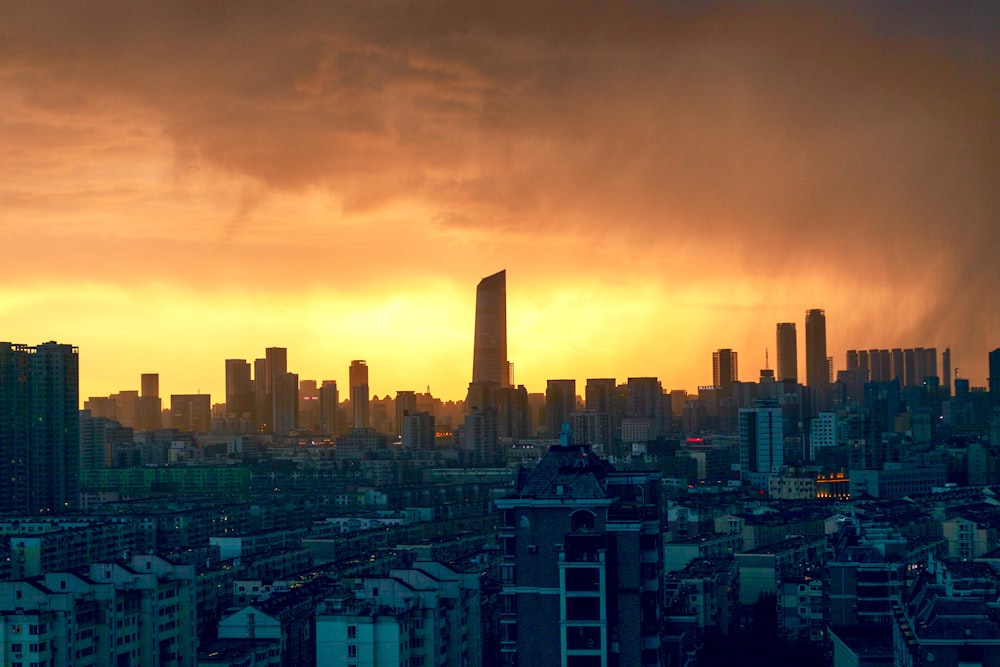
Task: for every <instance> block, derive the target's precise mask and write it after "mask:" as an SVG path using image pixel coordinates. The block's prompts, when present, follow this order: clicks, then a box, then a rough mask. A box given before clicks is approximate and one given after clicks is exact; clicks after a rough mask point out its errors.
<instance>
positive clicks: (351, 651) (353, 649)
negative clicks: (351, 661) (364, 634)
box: [347, 644, 358, 658]
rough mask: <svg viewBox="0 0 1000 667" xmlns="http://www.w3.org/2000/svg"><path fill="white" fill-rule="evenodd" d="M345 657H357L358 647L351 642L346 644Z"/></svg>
mask: <svg viewBox="0 0 1000 667" xmlns="http://www.w3.org/2000/svg"><path fill="white" fill-rule="evenodd" d="M347 657H348V658H356V657H358V647H357V646H355V645H354V644H351V645H350V646H348V647H347Z"/></svg>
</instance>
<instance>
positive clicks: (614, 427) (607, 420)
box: [573, 378, 621, 455]
mask: <svg viewBox="0 0 1000 667" xmlns="http://www.w3.org/2000/svg"><path fill="white" fill-rule="evenodd" d="M584 391H585V398H584V407H585V409H586V411H587V414H589V415H593V417H586V418H585V420H586V421H585V422H584V423H585V424H586V427H585V429H584V431H583V433H586V436H582V434H581V433H580V432H579V431H580V428H579V425H578V424H576V423H575V422H574V425H573V442H576V443H581V444H590V445H594V449H595V451H598V452H600V453H601V454H603V455H607V454H609V453H611V452H612V450H613V449H614V444H615V441H616V440H617V434H618V433H619V432H620V431H619V429H620V428H621V411H620V410H619V409H618V404H619V401H618V385H617V382H616V381H615V379H614V378H590V379H588V380H587V386H586V389H585V390H584ZM581 437H584V439H582V440H581V439H580V438H581Z"/></svg>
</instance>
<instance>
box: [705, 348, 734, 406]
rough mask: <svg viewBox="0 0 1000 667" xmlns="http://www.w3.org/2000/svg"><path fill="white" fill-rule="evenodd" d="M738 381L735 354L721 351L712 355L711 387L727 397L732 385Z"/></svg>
mask: <svg viewBox="0 0 1000 667" xmlns="http://www.w3.org/2000/svg"><path fill="white" fill-rule="evenodd" d="M737 381H739V371H738V369H737V366H736V353H735V352H733V351H732V350H730V349H721V350H717V351H715V352H713V353H712V386H713V387H717V388H719V389H722V390H724V391H725V392H726V394H727V395H728V393H729V391H730V390H732V388H733V383H734V382H737Z"/></svg>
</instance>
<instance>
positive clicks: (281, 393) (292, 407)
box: [271, 372, 299, 435]
mask: <svg viewBox="0 0 1000 667" xmlns="http://www.w3.org/2000/svg"><path fill="white" fill-rule="evenodd" d="M271 387H272V390H271V402H272V408H271V412H272V414H273V415H274V428H273V429H272V430H273V432H274V433H278V434H280V435H288V434H289V433H291V432H292V431H294V430H295V429H297V428H298V427H299V375H298V373H288V372H285V373H280V374H278V375H276V376H275V377H274V379H273V384H272V385H271Z"/></svg>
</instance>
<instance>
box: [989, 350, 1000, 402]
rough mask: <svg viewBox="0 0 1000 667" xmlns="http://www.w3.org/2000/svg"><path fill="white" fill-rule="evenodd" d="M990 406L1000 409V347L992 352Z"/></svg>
mask: <svg viewBox="0 0 1000 667" xmlns="http://www.w3.org/2000/svg"><path fill="white" fill-rule="evenodd" d="M989 359H990V366H989V367H990V377H989V380H988V382H989V389H990V405H991V406H992V407H993V408H994V409H996V408H1000V347H998V348H997V349H995V350H993V351H992V352H990V357H989Z"/></svg>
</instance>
